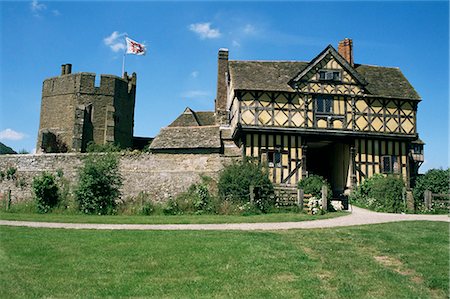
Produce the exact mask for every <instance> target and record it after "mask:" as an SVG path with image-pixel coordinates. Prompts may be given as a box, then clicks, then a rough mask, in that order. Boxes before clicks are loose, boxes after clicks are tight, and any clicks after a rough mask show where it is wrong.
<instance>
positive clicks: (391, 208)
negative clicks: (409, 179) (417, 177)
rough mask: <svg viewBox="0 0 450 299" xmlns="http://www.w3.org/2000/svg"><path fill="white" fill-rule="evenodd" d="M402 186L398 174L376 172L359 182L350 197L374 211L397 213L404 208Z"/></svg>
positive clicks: (403, 185)
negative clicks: (387, 174)
mask: <svg viewBox="0 0 450 299" xmlns="http://www.w3.org/2000/svg"><path fill="white" fill-rule="evenodd" d="M404 187H405V184H404V182H403V179H402V178H400V177H398V176H383V175H381V174H376V175H374V176H372V177H370V178H369V179H366V180H365V181H364V182H363V183H362V184H360V186H358V187H357V188H356V190H355V191H354V192H353V193H352V194H351V196H350V198H351V200H353V201H355V202H356V203H357V204H361V205H363V206H365V207H367V208H369V209H372V210H375V211H384V212H394V213H398V212H401V211H403V210H404V209H405V203H404V198H403V192H404Z"/></svg>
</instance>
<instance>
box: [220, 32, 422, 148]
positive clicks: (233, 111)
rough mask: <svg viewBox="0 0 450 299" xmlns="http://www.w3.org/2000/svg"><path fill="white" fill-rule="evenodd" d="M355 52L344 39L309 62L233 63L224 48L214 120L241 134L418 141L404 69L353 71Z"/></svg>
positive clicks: (414, 100) (415, 98) (415, 99)
mask: <svg viewBox="0 0 450 299" xmlns="http://www.w3.org/2000/svg"><path fill="white" fill-rule="evenodd" d="M352 47H353V45H352V41H351V40H349V39H345V40H343V41H341V42H340V44H339V51H336V50H335V48H333V46H331V45H329V46H327V47H326V48H325V49H324V50H323V51H322V52H321V53H320V54H319V55H317V56H316V57H315V58H314V59H312V60H311V61H309V62H302V61H234V60H228V50H226V49H221V50H219V60H218V70H219V71H218V88H217V98H216V113H217V114H219V115H220V114H221V113H222V114H223V115H224V119H226V122H227V123H228V124H230V125H231V127H232V131H233V133H234V134H235V135H236V134H238V133H239V132H240V131H242V130H246V129H249V130H253V129H255V128H258V130H261V131H264V130H266V131H280V132H281V131H282V132H296V133H305V134H332V135H337V136H340V135H342V136H354V137H358V136H359V137H363V136H365V137H371V136H372V137H383V138H384V137H388V138H396V139H397V138H400V139H404V140H409V141H414V140H417V139H418V134H417V127H416V113H417V107H418V103H419V102H420V100H421V99H420V96H419V95H418V93H417V92H416V91H415V89H414V88H413V87H412V85H411V84H410V83H409V82H408V80H407V79H406V78H405V76H404V75H403V74H402V72H401V71H400V69H399V68H394V67H381V66H372V65H363V64H355V63H354V61H353V48H352ZM225 116H226V117H225Z"/></svg>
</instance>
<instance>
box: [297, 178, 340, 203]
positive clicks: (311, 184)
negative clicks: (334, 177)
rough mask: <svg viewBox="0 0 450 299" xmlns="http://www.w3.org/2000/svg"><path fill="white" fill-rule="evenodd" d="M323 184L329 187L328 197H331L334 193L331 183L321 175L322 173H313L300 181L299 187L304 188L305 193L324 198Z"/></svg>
mask: <svg viewBox="0 0 450 299" xmlns="http://www.w3.org/2000/svg"><path fill="white" fill-rule="evenodd" d="M323 185H326V186H327V189H328V192H327V199H331V197H332V195H333V194H332V190H331V185H330V183H328V181H327V180H326V179H325V178H323V177H321V176H320V175H316V174H313V175H310V176H308V177H307V178H305V179H303V180H301V181H299V182H298V188H300V189H303V191H304V192H305V194H311V195H312V196H314V197H315V198H317V199H320V198H322V186H323Z"/></svg>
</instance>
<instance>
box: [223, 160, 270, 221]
mask: <svg viewBox="0 0 450 299" xmlns="http://www.w3.org/2000/svg"><path fill="white" fill-rule="evenodd" d="M250 185H252V186H254V187H255V190H257V191H258V192H257V193H258V194H257V196H256V197H255V202H254V205H255V206H256V208H257V209H258V210H260V211H261V212H263V213H266V212H268V211H269V210H270V208H271V207H272V206H274V204H275V198H274V196H273V194H274V193H273V185H272V182H271V181H270V179H269V175H268V172H267V171H266V169H264V168H263V167H262V166H261V165H260V164H258V163H255V162H254V161H252V160H250V159H244V160H243V161H241V162H237V163H234V164H232V165H230V166H227V167H225V168H224V169H223V170H222V172H221V173H220V176H219V183H218V191H219V196H220V197H221V199H222V200H229V201H231V202H233V203H238V204H240V203H248V202H250Z"/></svg>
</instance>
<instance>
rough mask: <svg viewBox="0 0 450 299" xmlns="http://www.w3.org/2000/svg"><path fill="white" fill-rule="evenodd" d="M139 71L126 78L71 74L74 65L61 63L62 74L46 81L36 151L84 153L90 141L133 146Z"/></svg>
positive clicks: (125, 75) (125, 76) (43, 88)
mask: <svg viewBox="0 0 450 299" xmlns="http://www.w3.org/2000/svg"><path fill="white" fill-rule="evenodd" d="M135 96H136V74H135V73H133V75H132V76H128V75H127V73H125V74H124V76H123V78H120V77H117V76H113V75H101V76H100V84H99V85H98V86H96V82H95V74H93V73H76V74H72V65H71V64H64V65H62V66H61V75H60V76H58V77H53V78H48V79H46V80H44V83H43V86H42V101H41V116H40V124H39V132H38V140H37V146H36V149H37V152H84V151H85V150H86V146H87V144H88V143H89V142H91V141H92V142H94V143H95V144H107V143H114V144H116V145H118V146H120V147H121V148H127V147H131V146H132V139H133V127H134V106H135Z"/></svg>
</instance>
